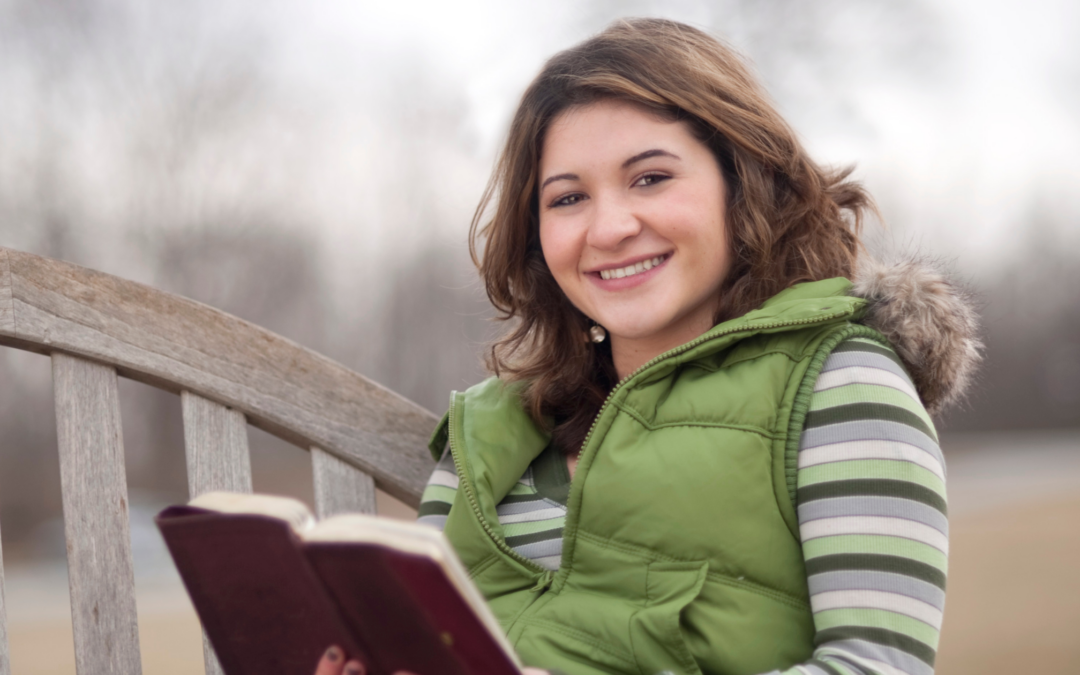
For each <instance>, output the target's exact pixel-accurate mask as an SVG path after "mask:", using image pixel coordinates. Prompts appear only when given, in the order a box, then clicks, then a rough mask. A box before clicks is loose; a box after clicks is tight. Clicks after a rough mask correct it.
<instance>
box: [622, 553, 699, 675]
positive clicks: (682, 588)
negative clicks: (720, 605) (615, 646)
mask: <svg viewBox="0 0 1080 675" xmlns="http://www.w3.org/2000/svg"><path fill="white" fill-rule="evenodd" d="M708 569H709V564H708V563H707V562H654V563H650V564H649V567H648V571H647V574H646V581H645V587H646V593H645V596H646V597H645V607H644V608H642V609H640V610H638V611H637V612H635V613H634V614H633V615H632V616H631V617H630V641H631V645H632V648H633V652H634V659H635V660H636V661H637V666H638V670H640V671H641V673H642V675H654V674H655V673H658V672H661V671H664V670H669V671H673V672H676V673H687V674H690V675H700V673H701V669H700V668H699V667H698V664H697V660H696V659H694V655H693V654H692V653H691V652H690V647H689V646H688V645H687V644H686V639H685V638H684V637H683V631H682V626H681V625H680V623H681V618H682V612H683V610H684V609H686V606H687V605H689V604H690V603H691V602H693V600H694V598H696V597H697V596H698V594H699V593H701V588H702V586H703V585H704V583H705V577H706V574H707V573H708Z"/></svg>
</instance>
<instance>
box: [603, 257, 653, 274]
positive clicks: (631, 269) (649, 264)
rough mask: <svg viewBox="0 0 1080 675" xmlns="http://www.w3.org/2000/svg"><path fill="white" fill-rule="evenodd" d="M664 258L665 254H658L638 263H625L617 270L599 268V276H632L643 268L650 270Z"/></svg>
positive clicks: (639, 272)
mask: <svg viewBox="0 0 1080 675" xmlns="http://www.w3.org/2000/svg"><path fill="white" fill-rule="evenodd" d="M665 258H667V256H666V255H658V256H656V257H655V258H652V259H650V260H642V261H641V262H639V263H634V264H633V265H627V266H626V267H620V268H619V269H617V270H600V278H601V279H622V278H623V277H632V276H634V275H635V274H641V273H642V272H644V271H645V270H651V269H652V268H654V267H656V266H657V265H659V264H660V263H662V262H664V259H665Z"/></svg>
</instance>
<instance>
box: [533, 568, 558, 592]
mask: <svg viewBox="0 0 1080 675" xmlns="http://www.w3.org/2000/svg"><path fill="white" fill-rule="evenodd" d="M554 580H555V573H554V572H552V571H551V570H548V571H546V572H544V573H543V574H541V575H540V578H539V579H537V580H536V585H535V586H533V587H532V592H533V593H543V592H544V591H546V590H547V589H548V588H550V587H551V582H552V581H554Z"/></svg>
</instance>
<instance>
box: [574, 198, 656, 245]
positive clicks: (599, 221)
mask: <svg viewBox="0 0 1080 675" xmlns="http://www.w3.org/2000/svg"><path fill="white" fill-rule="evenodd" d="M593 205H594V206H593V218H592V222H591V223H589V231H588V234H587V235H586V237H585V240H586V242H587V243H588V244H589V246H592V247H593V248H598V249H601V250H612V249H616V248H618V247H619V246H620V245H621V244H622V243H623V242H625V241H626V240H627V239H632V238H633V237H635V236H637V235H638V234H639V233H640V232H641V228H642V224H641V221H640V220H639V219H638V217H637V215H636V214H635V213H634V212H633V210H632V209H631V208H630V206H629V204H627V203H626V202H625V200H621V199H617V198H610V199H598V198H594V200H593Z"/></svg>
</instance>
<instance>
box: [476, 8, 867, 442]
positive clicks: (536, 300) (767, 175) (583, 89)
mask: <svg viewBox="0 0 1080 675" xmlns="http://www.w3.org/2000/svg"><path fill="white" fill-rule="evenodd" d="M609 99H614V100H619V101H624V102H628V103H630V104H633V105H636V106H638V107H640V108H642V109H644V110H645V111H647V112H650V113H652V114H654V115H656V116H658V117H660V118H662V119H666V120H672V121H681V122H684V123H686V124H688V125H689V128H690V130H691V131H692V132H693V134H694V135H695V137H696V138H698V139H699V140H700V141H701V142H703V143H704V144H705V145H706V146H708V147H709V149H710V150H711V151H712V152H713V154H714V155H715V156H716V158H717V160H718V162H719V164H720V168H721V173H722V175H723V177H724V180H725V182H726V184H727V213H726V221H725V224H726V230H727V233H728V238H729V241H728V244H729V246H730V250H731V268H730V271H729V273H728V276H727V278H726V279H725V280H724V282H723V283H722V285H721V287H720V291H719V293H720V298H719V299H718V307H719V309H718V312H717V316H716V317H715V319H716V322H720V321H723V320H726V319H730V318H734V317H737V316H740V315H742V314H744V313H746V312H748V311H750V310H752V309H754V308H756V307H758V306H760V305H761V303H763V302H764V301H765V300H767V299H768V298H769V297H771V296H773V295H775V294H776V293H778V292H780V291H781V290H783V289H785V288H788V287H789V286H791V285H793V284H796V283H799V282H803V281H815V280H819V279H826V278H830V277H835V276H845V277H850V276H851V273H852V270H853V269H854V265H855V259H856V256H857V254H858V252H859V248H860V245H859V239H858V233H859V230H860V228H861V225H862V220H863V215H864V213H865V212H866V211H867V210H870V211H873V210H874V205H873V202H872V200H871V199H870V197H869V195H868V194H867V193H866V192H865V190H864V189H863V188H862V187H861V185H859V184H858V183H856V182H854V181H852V180H849V179H848V176H849V174H850V173H851V169H850V168H848V169H827V168H823V167H820V166H818V165H817V164H815V163H814V162H813V161H812V160H811V159H810V158H809V157H808V156H807V154H806V151H805V150H804V149H803V148H802V146H801V145H800V143H799V141H798V139H797V138H796V136H795V133H794V131H792V129H791V128H790V127H789V126H788V124H787V123H786V122H785V121H784V119H783V118H782V117H781V116H780V114H779V113H778V112H777V111H776V109H775V108H774V107H773V105H772V103H771V102H770V101H769V98H768V96H767V95H766V94H765V92H764V90H763V88H762V87H761V85H760V84H758V82H757V81H756V79H755V78H754V76H753V74H752V72H751V71H750V69H749V68H748V67H747V66H746V64H745V63H743V61H742V60H741V59H740V57H739V56H738V55H737V54H736V53H735V52H733V51H732V50H731V49H729V48H728V47H726V46H725V45H723V44H722V43H721V42H719V41H717V40H716V39H714V38H713V37H711V36H709V35H708V34H706V33H704V32H702V31H700V30H697V29H695V28H692V27H690V26H687V25H684V24H681V23H677V22H674V21H667V20H662V19H631V20H624V21H618V22H616V23H614V24H612V25H611V26H609V27H608V28H607V29H606V30H604V31H603V32H602V33H600V34H598V35H596V36H595V37H593V38H591V39H589V40H586V41H585V42H582V43H581V44H579V45H577V46H575V47H572V48H570V49H567V50H566V51H563V52H560V53H558V54H556V55H555V56H554V57H552V58H551V59H550V60H549V61H548V62H547V64H546V65H545V66H544V68H543V70H541V71H540V74H539V75H537V76H536V79H534V80H533V82H532V84H530V85H529V88H528V89H527V90H526V91H525V94H524V96H523V97H522V100H521V104H520V105H519V106H518V108H517V112H516V113H515V114H514V119H513V122H512V123H511V125H510V133H509V136H508V138H507V140H506V145H505V146H504V148H503V150H502V154H501V156H500V157H499V160H498V162H497V164H496V167H495V170H494V172H493V174H492V176H491V180H490V182H489V183H488V186H487V189H486V190H485V192H484V195H483V197H482V199H481V200H480V204H479V206H478V207H477V209H476V213H475V215H474V217H473V221H472V225H471V227H470V230H469V247H470V252H471V254H472V257H473V261H474V262H475V263H476V264H477V267H478V268H479V270H480V275H481V277H482V278H483V280H484V285H485V289H486V291H487V295H488V298H490V300H491V303H492V304H493V305H494V306H495V308H496V310H497V311H498V312H499V318H501V319H503V320H508V321H510V323H509V329H508V331H507V332H506V333H505V334H504V335H503V336H502V337H501V338H500V339H498V340H497V341H496V342H495V343H494V344H493V345H492V347H491V352H490V354H489V357H488V359H487V361H488V367H489V368H490V369H491V370H492V371H493V372H495V373H496V374H497V375H498V376H500V377H502V378H503V379H506V380H508V381H523V382H524V387H523V388H522V394H521V395H522V397H523V402H524V404H525V407H526V409H527V410H528V411H529V413H530V415H531V416H532V417H533V419H534V420H536V421H537V422H538V423H540V424H542V425H544V426H546V427H548V428H549V429H552V430H553V432H554V441H555V443H556V445H558V446H559V447H560V448H561V449H562V450H563V451H565V452H577V451H578V450H579V449H580V446H581V444H582V442H583V441H584V438H585V436H586V434H587V432H588V429H589V427H590V424H591V422H592V420H593V419H594V417H595V415H596V414H597V412H598V411H599V409H600V407H601V406H602V405H603V402H604V400H605V398H606V396H607V394H608V392H609V391H610V389H611V388H612V387H613V386H614V385H615V384H616V382H617V379H618V377H617V375H616V374H615V369H614V365H613V363H612V359H611V351H610V346H609V345H610V341H609V342H606V343H602V344H600V345H595V344H593V343H590V342H587V341H586V340H585V339H584V337H583V336H584V333H585V331H586V330H587V329H588V327H589V322H588V318H587V317H585V316H584V315H583V314H582V313H581V312H580V311H579V310H577V309H576V308H575V307H574V306H573V305H572V304H571V303H570V301H569V300H568V299H567V298H566V296H565V295H564V294H563V292H562V290H561V289H560V288H559V286H558V284H557V283H556V282H555V279H554V277H553V276H552V274H551V272H550V270H549V269H548V267H547V264H546V263H545V261H544V255H543V251H542V250H541V248H540V231H539V230H540V228H539V215H538V213H539V211H538V194H537V192H538V189H537V188H538V172H539V166H540V153H541V150H542V148H543V145H544V137H545V134H546V133H547V130H548V129H549V127H550V126H551V123H552V121H553V120H554V119H555V118H556V117H558V116H559V115H560V114H561V113H563V112H565V111H567V110H568V109H570V108H575V107H580V106H587V105H589V104H590V103H594V102H597V101H600V100H609ZM492 206H493V207H494V213H493V214H492V217H491V218H490V220H488V221H487V222H486V223H484V222H483V221H484V217H485V214H487V213H488V212H489V211H490V210H491V207H492ZM481 240H483V255H482V256H478V255H477V249H478V247H479V245H480V243H481Z"/></svg>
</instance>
